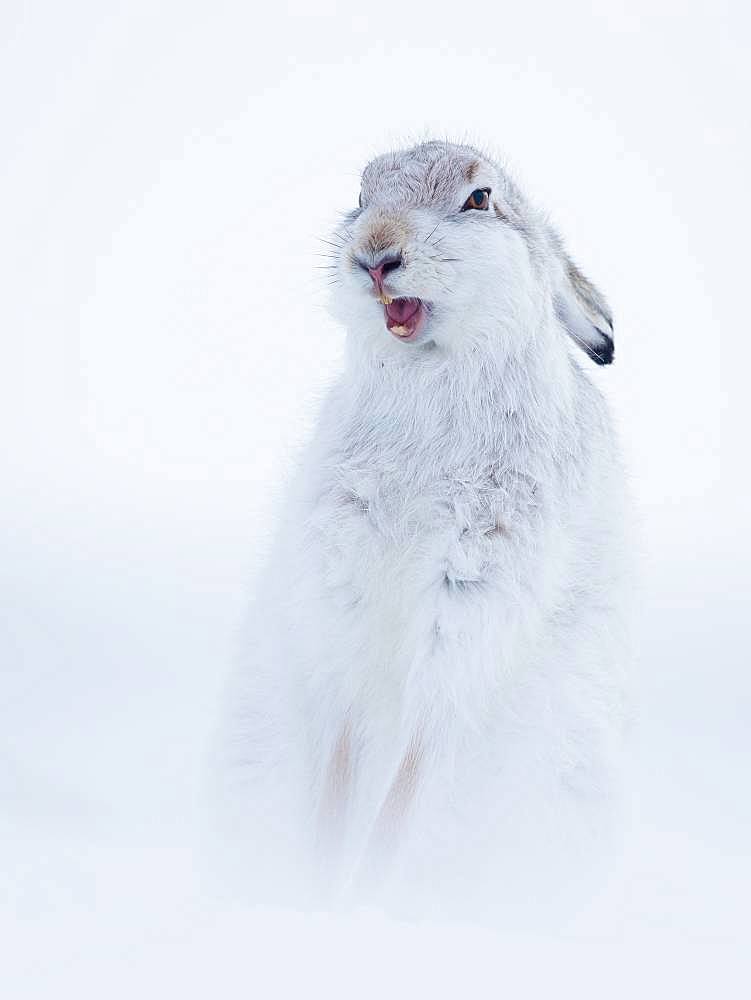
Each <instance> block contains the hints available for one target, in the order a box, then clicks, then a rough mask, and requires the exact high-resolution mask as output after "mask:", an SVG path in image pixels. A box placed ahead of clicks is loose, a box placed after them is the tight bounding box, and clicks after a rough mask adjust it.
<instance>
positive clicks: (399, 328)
mask: <svg viewBox="0 0 751 1000" xmlns="http://www.w3.org/2000/svg"><path fill="white" fill-rule="evenodd" d="M389 329H390V330H391V332H392V333H398V334H399V336H400V337H401V336H402V335H403V334H405V333H409V330H408V329H407V327H406V326H392V327H389Z"/></svg>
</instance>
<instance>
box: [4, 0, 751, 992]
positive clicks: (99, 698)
mask: <svg viewBox="0 0 751 1000" xmlns="http://www.w3.org/2000/svg"><path fill="white" fill-rule="evenodd" d="M1 23H2V28H1V29H0V83H1V84H2V86H0V106H1V107H2V118H3V122H4V125H3V129H2V135H3V145H4V156H3V158H2V165H0V170H2V173H3V177H2V184H0V215H1V217H2V218H3V227H2V237H0V264H1V265H2V273H3V276H4V281H3V286H4V289H3V294H2V296H1V297H0V317H1V318H0V330H1V334H0V335H1V336H2V345H3V365H2V367H1V369H0V380H1V381H2V385H0V400H2V402H1V403H0V406H2V420H0V427H1V428H2V430H0V437H1V438H2V441H1V442H0V454H2V456H3V460H4V462H5V468H4V469H3V471H2V481H3V491H2V492H3V497H2V501H1V503H2V518H1V519H0V523H1V524H2V528H1V529H0V530H1V531H2V551H3V558H2V569H1V570H0V601H1V602H2V608H3V614H2V616H1V619H0V658H1V661H0V662H1V663H2V689H1V692H0V750H1V752H2V764H0V796H1V798H0V801H1V802H2V810H1V811H0V836H1V838H2V859H3V860H2V865H0V901H2V902H1V904H0V914H1V916H0V932H1V933H2V941H3V949H2V950H3V957H2V959H0V967H2V979H3V980H4V983H5V984H9V985H4V989H3V992H4V994H5V995H8V996H13V997H26V996H29V997H48V996H63V997H65V996H76V997H88V996H100V995H102V994H105V995H107V996H113V997H118V996H133V995H135V994H136V993H138V994H140V995H144V996H147V997H150V996H160V995H183V996H193V995H195V996H205V995H210V994H218V993H219V992H220V991H224V992H226V993H228V994H235V993H240V992H243V993H245V994H250V995H259V996H293V995H299V994H300V993H301V992H302V991H305V993H306V994H307V995H313V996H318V995H321V996H326V997H335V996H339V995H341V996H344V995H347V996H350V995H353V994H355V995H358V996H371V995H372V996H375V995H379V996H380V995H383V994H384V993H385V992H388V993H390V994H393V995H396V996H402V995H404V996H407V995H415V994H417V995H432V996H457V995H467V996H472V995H475V994H480V993H481V992H482V993H487V992H489V991H493V992H500V991H501V989H502V987H504V986H506V987H509V988H512V987H516V988H519V989H522V990H523V991H524V992H526V994H527V995H532V996H534V995H537V994H538V993H541V991H542V989H549V988H551V987H552V988H555V989H556V990H557V992H559V993H563V994H564V995H568V993H570V994H571V995H577V996H589V995H592V996H595V995H601V994H602V993H604V992H607V994H608V995H609V996H620V995H623V996H626V995H633V993H634V991H635V990H637V989H638V990H639V991H640V993H641V995H646V996H660V995H671V994H673V993H675V994H677V993H678V992H679V991H680V992H681V993H682V994H683V995H703V994H706V993H707V992H709V991H710V990H711V991H713V992H714V993H716V994H718V995H734V994H735V993H736V992H737V990H738V982H739V977H740V976H741V975H742V963H743V945H744V937H745V933H746V928H747V926H748V921H749V917H750V916H751V914H749V903H748V899H749V890H750V889H751V860H750V858H749V850H748V844H749V834H750V833H751V799H750V797H749V794H748V777H747V773H746V771H747V761H748V755H749V750H750V749H751V737H750V736H749V733H750V732H751V726H749V720H750V719H751V679H750V678H749V673H748V670H747V665H748V661H749V654H748V641H747V635H746V629H745V620H746V617H747V602H748V584H747V569H746V567H747V565H748V559H749V555H751V551H750V549H751V546H750V545H749V538H748V532H747V530H746V529H745V518H744V516H743V515H744V514H745V511H746V508H747V500H746V496H747V487H748V483H749V474H748V462H747V457H746V452H747V450H748V449H747V445H746V442H745V431H746V428H747V427H748V420H749V416H750V415H751V414H750V413H749V401H748V393H747V391H746V388H745V385H744V380H745V379H746V378H747V371H748V367H747V364H746V363H745V362H746V361H747V359H748V354H749V342H748V338H747V337H746V335H745V330H744V324H745V323H746V319H745V317H746V314H747V308H746V304H745V302H744V301H743V299H742V295H743V291H744V288H745V286H746V283H747V282H746V274H745V269H746V266H747V265H746V258H747V252H746V246H745V232H746V231H747V230H748V225H747V224H748V221H749V220H748V214H749V213H748V198H747V193H746V184H747V182H746V178H747V176H748V168H749V164H748V159H749V156H748V153H749V128H748V116H747V109H746V107H745V105H746V99H745V95H746V94H747V93H748V89H749V82H751V81H749V76H750V75H751V70H750V69H749V64H748V60H747V59H746V58H745V49H744V39H745V38H746V37H747V31H748V27H749V24H748V13H747V11H746V10H745V8H744V7H742V5H740V4H732V3H727V4H721V5H719V6H718V5H716V4H714V5H709V4H708V3H699V4H692V5H690V6H689V7H688V8H687V7H686V5H685V4H681V5H678V4H670V3H659V2H658V3H656V4H655V3H652V4H648V5H647V4H643V3H636V4H630V5H623V6H622V5H620V4H616V3H611V4H606V5H598V7H597V9H596V10H595V9H594V8H590V7H589V6H588V5H586V4H581V3H573V4H566V5H563V6H561V5H553V4H549V5H545V4H537V5H534V4H531V5H528V6H527V7H525V9H524V11H523V12H521V11H514V10H511V9H508V10H504V9H503V8H500V7H498V6H497V5H483V4H480V5H479V6H475V8H473V10H472V11H467V12H466V14H465V13H464V12H457V11H456V10H454V9H452V8H451V6H449V5H442V4H436V5H431V6H430V8H429V9H428V7H427V6H422V5H418V4H399V5H390V4H389V3H383V4H379V5H377V7H375V8H373V9H372V10H371V9H369V8H368V9H366V8H362V9H360V8H352V7H345V6H344V5H341V6H340V5H338V4H336V3H335V2H333V0H329V2H321V3H319V4H317V5H316V9H315V10H311V9H310V8H307V7H305V6H303V5H301V4H300V5H295V4H291V5H287V6H281V5H277V6H275V7H273V8H266V9H264V8H258V9H255V10H253V11H252V10H251V8H250V7H249V6H247V5H239V4H226V3H213V4H211V5H199V4H175V3H171V2H165V3H162V4H160V5H158V6H156V5H151V4H146V3H133V4H129V5H127V7H122V8H119V7H116V6H115V5H100V4H87V3H83V2H77V3H72V4H67V5H65V7H64V8H63V7H58V6H56V5H54V4H50V3H37V4H35V5H28V4H21V3H7V4H6V5H5V6H4V7H3V13H2V22H1ZM431 133H432V134H438V135H444V134H447V135H450V136H452V137H455V138H459V139H469V140H474V141H477V142H478V143H480V144H489V145H493V146H495V147H497V148H499V149H500V150H501V151H502V152H505V153H507V154H508V158H509V160H510V162H511V164H512V166H513V167H515V169H516V172H517V173H518V176H519V178H520V180H521V181H522V182H523V184H524V186H525V188H526V189H528V190H529V191H530V192H532V193H534V194H535V195H536V196H537V198H538V199H539V201H540V202H541V203H542V204H544V205H545V206H547V207H548V208H549V210H550V211H551V214H552V216H553V218H554V219H555V221H556V222H557V224H558V225H559V226H560V228H561V230H562V231H563V232H564V234H565V235H566V237H567V240H568V243H569V246H570V248H571V250H572V253H573V255H574V256H575V258H576V259H577V260H578V261H579V262H580V263H581V265H582V267H583V268H584V270H585V271H586V272H587V273H590V274H591V276H592V277H593V279H594V280H595V281H596V282H597V283H598V284H599V285H600V286H601V287H602V288H603V289H604V290H605V292H606V293H607V294H608V296H609V298H610V300H611V302H612V305H613V307H614V313H615V317H616V364H615V365H614V366H612V368H611V369H607V370H604V371H600V370H597V371H595V370H594V369H593V372H592V374H593V377H594V378H596V379H597V380H598V382H599V383H600V384H601V385H602V387H603V389H604V391H605V392H607V394H608V396H609V397H610V399H611V402H612V406H613V409H614V411H615V414H616V418H617V422H618V425H619V427H620V431H621V435H622V438H623V441H624V445H625V449H626V452H627V455H628V461H629V467H630V470H631V474H632V484H633V490H634V493H635V496H636V499H637V502H638V506H639V510H640V513H641V519H642V548H643V558H642V564H643V576H644V579H643V585H642V594H641V604H642V608H643V610H642V615H641V625H640V635H639V645H640V655H639V659H638V663H637V665H636V668H635V687H636V691H637V705H638V716H637V719H636V721H635V726H634V733H633V751H632V771H633V777H632V785H633V789H634V807H633V820H632V824H631V827H630V828H629V830H628V836H627V846H626V851H625V855H624V859H623V864H622V866H621V869H620V870H619V871H618V872H616V873H614V876H613V879H612V883H611V884H610V885H609V886H608V887H607V889H606V891H604V893H603V896H602V898H601V899H599V900H597V901H595V903H594V904H593V906H592V909H591V911H590V912H588V913H586V914H583V915H581V916H580V917H579V918H578V919H577V920H576V921H574V922H573V923H572V925H571V927H570V928H567V929H566V930H565V932H563V933H561V934H560V935H557V936H555V937H554V936H551V935H549V934H548V935H542V934H541V935H540V936H537V937H531V936H521V935H520V936H510V935H508V934H504V935H501V934H499V933H498V932H496V931H494V930H493V929H491V928H479V927H473V926H469V925H463V926H439V925H430V924H418V925H411V924H407V923H400V922H397V921H394V920H389V919H387V918H385V917H383V916H382V915H380V914H378V913H375V912H363V913H357V914H354V915H350V916H346V917H344V916H335V915H327V914H312V915H310V914H308V915H306V914H301V913H290V912H283V911H271V910H268V909H265V910H259V909H255V908H252V907H248V906H246V905H244V904H243V903H242V902H240V901H239V900H234V899H228V898H223V897H222V896H221V895H219V894H218V893H217V892H216V890H215V889H214V888H213V887H212V884H211V882H210V880H209V878H208V877H207V875H206V866H207V858H206V856H205V852H204V851H203V850H202V849H201V846H200V844H199V845H196V844H195V837H194V830H195V828H196V827H200V821H201V801H202V800H201V788H202V781H203V774H204V772H203V760H204V757H205V751H206V747H207V745H208V744H209V742H210V740H211V737H212V730H213V726H214V725H215V722H216V718H217V707H218V701H219V699H220V697H221V692H222V689H223V683H224V679H225V677H226V674H227V671H228V669H229V667H230V665H231V663H232V658H233V656H234V655H235V651H236V649H237V646H238V643H239V626H240V623H241V620H242V615H243V610H244V607H245V605H246V601H247V595H248V593H249V590H250V585H251V579H252V576H253V574H254V572H256V571H257V569H258V567H259V566H260V565H261V561H262V553H263V550H264V547H265V544H266V540H267V535H268V529H269V525H270V523H271V521H272V520H273V515H274V508H275V504H276V501H277V498H278V496H279V494H280V491H281V490H282V489H283V480H284V471H285V469H286V468H288V466H289V462H290V458H291V456H292V455H293V454H294V451H295V449H296V448H297V447H298V446H300V445H301V442H304V439H305V433H306V429H307V428H308V427H309V426H310V422H311V420H312V419H313V414H314V412H315V406H316V402H317V399H318V398H319V397H320V393H321V391H322V389H323V387H325V385H326V383H327V381H328V379H330V377H331V375H332V373H333V372H335V371H336V369H337V366H338V364H339V361H340V357H341V347H342V333H341V331H339V330H338V329H336V328H335V327H334V326H333V324H332V322H331V321H330V320H329V319H328V317H327V314H326V311H325V308H324V304H325V297H326V291H327V290H326V287H325V280H324V279H323V278H321V277H320V275H321V274H322V272H320V271H316V270H315V266H314V264H315V260H314V257H313V254H314V253H315V252H316V250H317V247H316V239H317V237H319V236H325V235H326V233H327V230H328V228H329V226H330V225H331V224H332V223H333V221H334V219H335V213H336V212H337V211H338V210H339V209H344V208H347V207H349V206H351V205H353V204H355V203H356V198H357V187H358V185H357V176H358V171H359V169H360V168H361V166H362V165H363V163H364V162H365V161H366V160H367V159H368V158H369V157H370V156H371V155H372V154H373V153H375V152H378V151H380V150H381V149H383V148H384V147H387V146H389V145H392V144H395V143H397V142H400V141H402V140H411V139H414V138H418V137H422V136H423V135H426V134H431Z"/></svg>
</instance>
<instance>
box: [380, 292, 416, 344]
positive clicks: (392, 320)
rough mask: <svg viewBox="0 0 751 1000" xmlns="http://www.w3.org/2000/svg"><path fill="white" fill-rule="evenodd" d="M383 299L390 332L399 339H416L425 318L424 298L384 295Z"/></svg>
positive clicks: (387, 327) (387, 326)
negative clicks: (400, 297)
mask: <svg viewBox="0 0 751 1000" xmlns="http://www.w3.org/2000/svg"><path fill="white" fill-rule="evenodd" d="M381 301H382V302H383V311H384V313H385V319H386V329H387V330H388V331H389V333H393V335H394V336H395V337H396V338H397V340H414V339H415V338H416V337H417V335H418V333H419V332H420V328H421V327H422V325H423V321H424V319H425V306H424V304H423V302H422V299H408V298H403V299H390V298H389V297H388V296H386V295H384V296H383V298H382V299H381Z"/></svg>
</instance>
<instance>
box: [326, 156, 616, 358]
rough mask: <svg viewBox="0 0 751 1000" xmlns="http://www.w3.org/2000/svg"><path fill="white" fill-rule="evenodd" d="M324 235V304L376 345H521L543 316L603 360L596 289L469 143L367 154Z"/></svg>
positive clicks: (603, 329) (608, 331)
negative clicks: (352, 203)
mask: <svg viewBox="0 0 751 1000" xmlns="http://www.w3.org/2000/svg"><path fill="white" fill-rule="evenodd" d="M334 242H335V244H336V257H337V261H336V267H337V277H338V278H339V279H340V280H339V281H337V283H336V287H335V294H334V296H333V301H332V308H333V310H334V313H335V315H336V316H337V317H338V318H339V319H341V320H343V321H344V322H345V324H346V325H347V326H348V327H350V328H351V329H352V330H353V331H354V332H355V334H356V335H357V336H359V337H362V338H364V339H366V340H367V341H368V342H370V343H371V344H373V345H375V346H377V347H378V348H379V353H380V352H381V351H384V350H385V351H391V350H405V349H408V347H409V346H412V347H425V346H437V347H439V348H441V349H443V350H446V351H454V350H460V349H461V348H462V346H463V345H482V344H488V343H497V344H501V345H503V347H504V348H505V349H514V348H519V349H523V348H525V346H526V345H527V344H528V343H529V342H530V341H533V340H534V338H535V336H536V335H537V332H538V331H539V330H541V329H543V328H545V329H547V328H548V327H549V326H550V323H551V321H552V322H553V323H556V322H557V323H558V324H559V325H560V326H562V327H563V328H564V329H565V330H566V332H567V333H568V334H569V335H570V336H571V337H572V338H573V340H574V341H575V342H576V343H577V344H578V345H579V346H580V347H582V348H583V349H584V350H585V351H586V352H587V353H588V354H589V355H590V357H592V358H593V359H594V360H595V361H597V362H598V363H600V364H606V363H608V362H609V361H611V360H612V357H613V339H612V336H613V334H612V320H611V318H610V312H609V310H608V307H607V304H606V303H605V301H604V299H603V298H602V296H601V295H600V294H599V292H598V291H597V290H596V289H595V288H594V287H593V286H592V285H591V284H590V283H589V282H588V281H587V279H586V278H585V277H584V276H583V275H582V274H581V272H580V271H579V270H578V269H577V268H576V267H575V265H574V264H573V263H572V262H571V260H570V259H569V258H568V257H567V256H566V254H565V252H564V250H563V247H562V244H561V241H560V239H559V238H558V237H557V235H556V234H555V232H554V231H553V230H552V229H550V227H549V226H548V225H547V223H546V222H545V221H544V219H543V218H542V217H541V216H540V215H539V214H538V213H537V212H536V211H535V210H534V209H533V208H532V206H531V205H530V204H529V203H528V202H527V201H526V199H525V198H524V197H523V196H522V194H521V193H520V191H519V190H518V188H517V187H516V185H515V184H514V183H513V181H512V180H511V179H510V178H509V177H508V176H507V174H506V173H505V172H504V171H503V170H502V169H501V167H499V166H498V165H497V164H496V163H494V162H493V161H491V160H490V159H488V158H487V157H485V156H484V155H482V154H481V153H479V152H478V151H477V150H476V149H473V148H471V147H469V146H459V145H454V144H452V143H446V142H427V143H422V144H421V145H418V146H414V147H413V148H412V149H406V150H401V151H399V152H395V153H388V154H386V155H384V156H379V157H377V158H376V159H375V160H373V161H372V162H371V163H369V164H368V166H367V167H366V168H365V171H364V173H363V175H362V189H361V192H360V205H359V207H358V208H356V209H355V210H354V211H352V212H350V213H349V214H348V215H347V216H346V217H345V219H344V222H343V224H342V225H341V226H340V227H339V228H338V229H337V231H336V233H335V234H334ZM392 345H393V346H392Z"/></svg>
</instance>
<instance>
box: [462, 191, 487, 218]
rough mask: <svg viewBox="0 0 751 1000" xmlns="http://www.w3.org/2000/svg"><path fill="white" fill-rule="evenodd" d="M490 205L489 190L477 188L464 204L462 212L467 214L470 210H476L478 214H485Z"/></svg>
mask: <svg viewBox="0 0 751 1000" xmlns="http://www.w3.org/2000/svg"><path fill="white" fill-rule="evenodd" d="M489 204H490V188H478V189H477V190H476V191H473V192H472V194H471V195H470V196H469V198H467V200H466V201H465V202H464V206H463V208H462V212H468V211H469V210H470V209H471V208H476V209H477V210H478V211H480V212H487V210H488V205H489Z"/></svg>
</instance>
